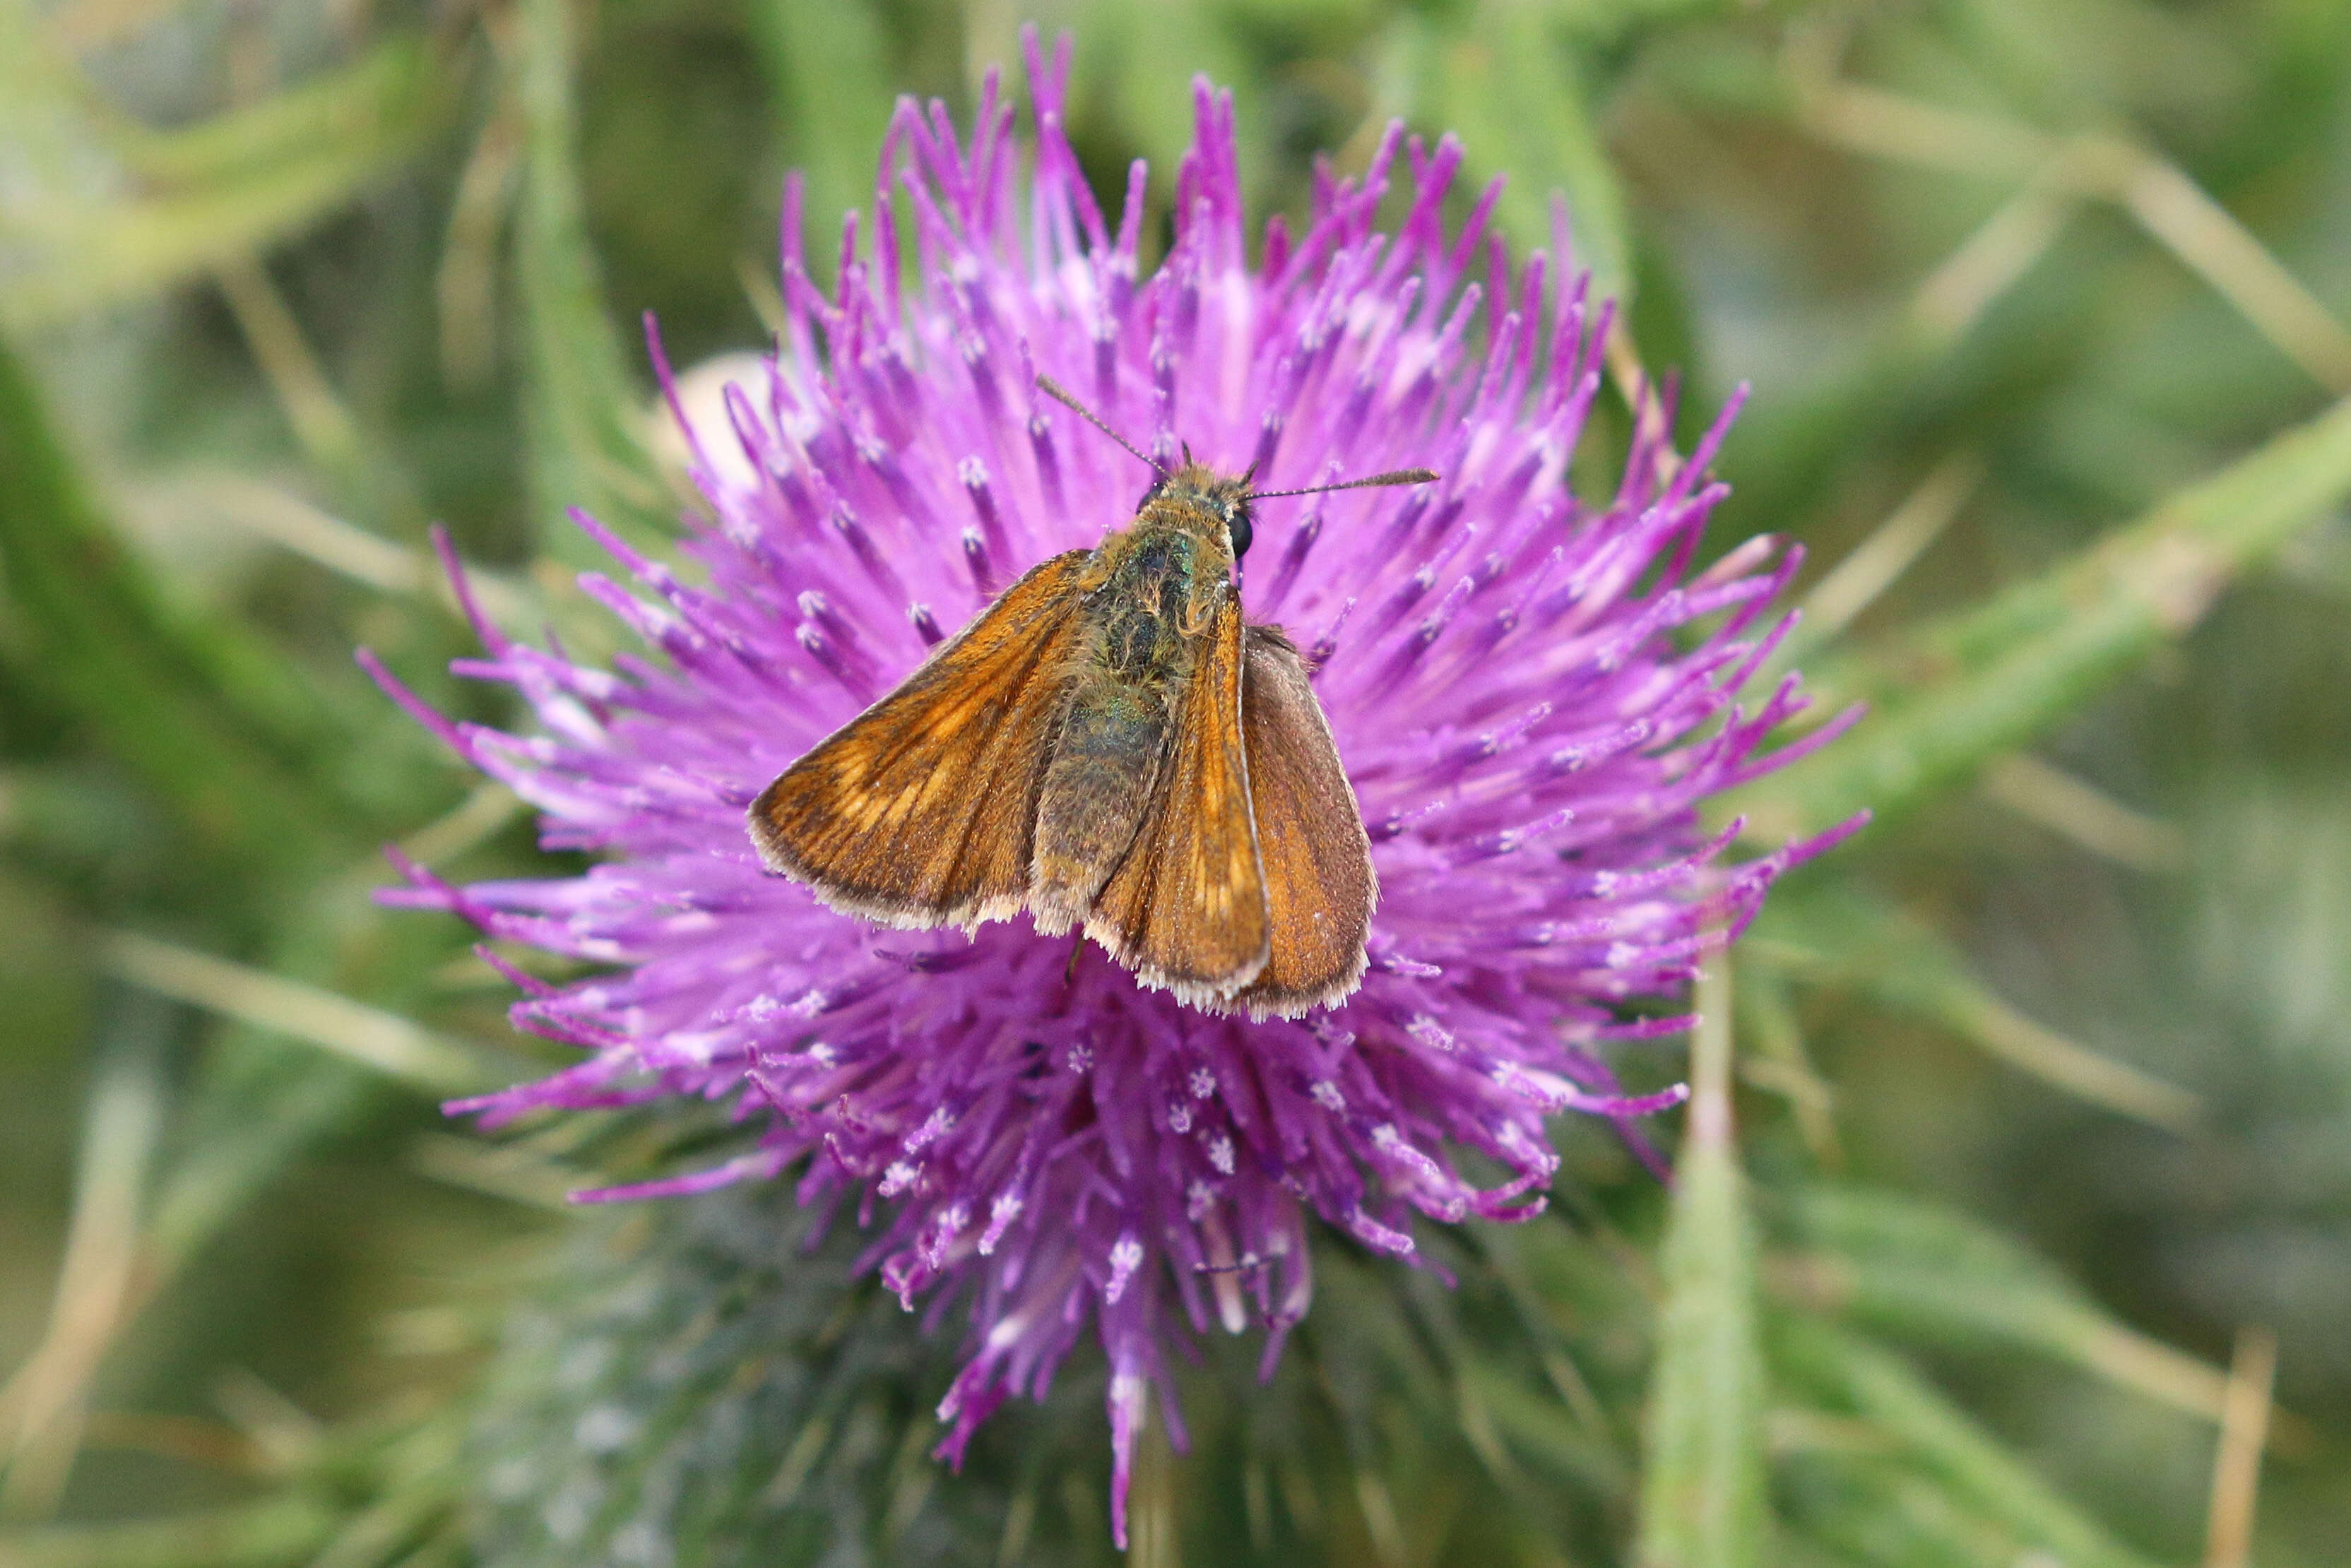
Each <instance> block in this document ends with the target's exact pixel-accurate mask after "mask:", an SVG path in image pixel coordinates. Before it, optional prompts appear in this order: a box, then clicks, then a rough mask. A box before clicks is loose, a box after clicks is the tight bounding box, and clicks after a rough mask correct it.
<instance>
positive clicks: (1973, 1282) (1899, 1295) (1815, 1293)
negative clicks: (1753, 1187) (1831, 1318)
mask: <svg viewBox="0 0 2351 1568" xmlns="http://www.w3.org/2000/svg"><path fill="white" fill-rule="evenodd" d="M1796 1219H1797V1225H1798V1228H1799V1231H1800V1233H1801V1234H1802V1236H1803V1238H1804V1239H1806V1240H1807V1241H1808V1242H1809V1243H1810V1244H1811V1245H1812V1246H1813V1247H1816V1248H1817V1249H1819V1251H1818V1252H1817V1253H1816V1254H1815V1255H1813V1257H1811V1258H1806V1259H1799V1260H1792V1266H1791V1269H1790V1271H1789V1272H1788V1274H1787V1276H1786V1277H1787V1278H1788V1280H1789V1281H1790V1282H1791V1283H1792V1285H1793V1286H1794V1287H1795V1289H1796V1290H1797V1291H1799V1293H1800V1294H1802V1295H1803V1296H1805V1297H1806V1298H1807V1299H1809V1300H1810V1301H1811V1302H1812V1304H1813V1305H1815V1306H1818V1307H1825V1308H1829V1309H1831V1310H1834V1311H1835V1312H1838V1313H1840V1314H1841V1315H1842V1316H1844V1317H1845V1318H1847V1319H1850V1320H1852V1321H1854V1322H1859V1323H1863V1324H1866V1325H1867V1326H1868V1327H1870V1328H1871V1329H1873V1330H1875V1331H1876V1332H1878V1333H1886V1334H1890V1335H1895V1336H1897V1337H1899V1338H1901V1339H1903V1340H1905V1341H1907V1342H1910V1343H1918V1344H1921V1345H1930V1346H1934V1347H1936V1348H1938V1349H1943V1350H1952V1351H1963V1352H1964V1351H1972V1352H1991V1353H1999V1354H2013V1353H2014V1352H2015V1351H2018V1350H2023V1351H2027V1352H2030V1353H2032V1354H2039V1355H2043V1356H2047V1357H2049V1358H2051V1359H2052V1360H2054V1361H2057V1362H2060V1363H2063V1364H2068V1365H2072V1366H2074V1367H2077V1368H2079V1369H2081V1370H2082V1371H2085V1372H2087V1373H2089V1374H2091V1375H2094V1376H2096V1377H2100V1378H2103V1379H2105V1381H2107V1382H2109V1383H2111V1384H2113V1385H2116V1387H2120V1388H2126V1389H2129V1390H2130V1391H2132V1392H2133V1393H2136V1394H2138V1395H2140V1396H2143V1397H2146V1398H2148V1399H2151V1400H2154V1401H2156V1402H2158V1403H2159V1404H2163V1405H2168V1406H2172V1407H2173V1408H2176V1409H2179V1410H2184V1411H2187V1412H2189V1413H2190V1414H2192V1415H2196V1416H2202V1417H2205V1418H2208V1419H2210V1418H2214V1417H2217V1416H2218V1415H2219V1413H2220V1403H2221V1399H2222V1396H2223V1394H2224V1391H2225V1389H2226V1386H2227V1383H2228V1379H2227V1377H2226V1376H2225V1375H2223V1374H2222V1373H2221V1372H2220V1370H2219V1369H2218V1368H2216V1367H2211V1366H2207V1365H2206V1364H2204V1363H2202V1362H2200V1361H2199V1360H2197V1359H2196V1358H2195V1357H2194V1356H2191V1355H2189V1354H2187V1353H2186V1352H2184V1351H2179V1350H2175V1349H2173V1348H2172V1347H2171V1346H2169V1345H2167V1344H2164V1343H2160V1342H2159V1341H2157V1340H2153V1339H2149V1338H2148V1337H2147V1335H2145V1334H2142V1333H2138V1332H2137V1330H2135V1329H2132V1328H2130V1327H2129V1326H2128V1325H2126V1324H2125V1323H2123V1322H2119V1321H2118V1320H2116V1318H2115V1317H2114V1316H2113V1315H2112V1314H2111V1313H2109V1312H2105V1310H2104V1309H2103V1308H2101V1307H2099V1306H2098V1305H2097V1303H2095V1301H2091V1300H2090V1299H2089V1298H2088V1297H2087V1296H2086V1295H2085V1294H2084V1293H2083V1292H2082V1291H2080V1290H2078V1289H2077V1288H2075V1287H2074V1285H2073V1284H2072V1283H2071V1282H2070V1281H2067V1280H2066V1279H2065V1278H2064V1276H2062V1275H2061V1274H2059V1273H2058V1272H2057V1271H2056V1270H2053V1269H2052V1268H2051V1267H2050V1266H2049V1265H2048V1264H2046V1263H2044V1262H2043V1261H2042V1260H2040V1259H2038V1258H2035V1257H2033V1256H2032V1254H2031V1253H2029V1252H2027V1251H2025V1250H2024V1249H2022V1248H2021V1247H2019V1246H2018V1245H2017V1244H2016V1243H2015V1242H2013V1241H2011V1240H2010V1239H2008V1238H2006V1237H2004V1236H2001V1234H1999V1233H1998V1232H1996V1231H1993V1230H1991V1229H1990V1228H1987V1227H1984V1226H1982V1225H1980V1224H1978V1223H1976V1222H1975V1221H1974V1220H1972V1219H1970V1218H1967V1217H1966V1216H1964V1215H1961V1214H1958V1213H1955V1212H1953V1211H1952V1210H1950V1209H1948V1208H1944V1207H1938V1206H1935V1205H1930V1204H1926V1203H1921V1202H1918V1201H1917V1200H1916V1199H1912V1198H1907V1197H1902V1196H1900V1195H1898V1194H1895V1193H1890V1192H1881V1191H1874V1190H1871V1189H1868V1188H1864V1187H1847V1186H1833V1187H1816V1188H1813V1189H1812V1190H1810V1191H1808V1192H1806V1193H1805V1194H1804V1195H1803V1196H1802V1199H1801V1200H1800V1202H1799V1203H1798V1205H1797V1207H1796Z"/></svg>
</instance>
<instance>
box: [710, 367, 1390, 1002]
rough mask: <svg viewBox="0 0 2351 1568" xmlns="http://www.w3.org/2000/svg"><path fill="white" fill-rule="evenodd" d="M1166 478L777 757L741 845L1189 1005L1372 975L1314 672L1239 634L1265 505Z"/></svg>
mask: <svg viewBox="0 0 2351 1568" xmlns="http://www.w3.org/2000/svg"><path fill="white" fill-rule="evenodd" d="M1038 384H1039V385H1040V387H1041V388H1042V389H1043V390H1044V391H1045V392H1047V393H1048V394H1050V396H1052V397H1054V398H1055V399H1057V400H1059V401H1060V402H1064V403H1067V404H1068V405H1069V406H1070V407H1071V408H1073V409H1075V410H1076V411H1077V412H1078V413H1080V414H1081V415H1083V416H1084V417H1085V418H1086V419H1088V420H1090V421H1092V423H1094V424H1096V425H1098V426H1100V427H1101V428H1102V430H1103V431H1104V432H1105V434H1109V435H1110V436H1111V438H1112V439H1113V440H1114V441H1117V442H1118V443H1119V444H1120V445H1122V446H1124V447H1126V449H1127V451H1129V452H1130V453H1134V455H1135V456H1137V457H1140V458H1142V459H1143V461H1144V462H1145V463H1150V462H1151V460H1150V459H1149V458H1148V457H1144V456H1143V454H1142V453H1140V452H1136V451H1135V449H1134V446H1132V445H1131V444H1128V443H1127V442H1126V441H1125V439H1124V438H1123V437H1121V436H1120V435H1119V434H1117V433H1116V432H1114V431H1112V430H1110V428H1109V427H1108V426H1107V425H1103V424H1102V421H1101V420H1099V419H1097V418H1095V417H1094V415H1093V414H1092V412H1091V411H1089V410H1087V409H1086V408H1085V407H1084V406H1083V405H1082V404H1081V403H1079V402H1077V400H1076V399H1074V398H1072V397H1071V395H1070V394H1069V393H1068V392H1064V391H1063V390H1062V389H1061V388H1060V387H1059V386H1056V385H1055V384H1054V383H1053V382H1050V381H1047V380H1045V379H1043V378H1041V377H1040V379H1039V382H1038ZM1152 466H1153V467H1154V468H1155V469H1156V470H1157V472H1158V475H1159V478H1158V481H1157V483H1155V484H1154V485H1153V486H1152V487H1151V490H1150V492H1149V494H1147V495H1145V496H1144V498H1143V503H1142V505H1141V507H1138V508H1137V510H1136V513H1135V518H1134V523H1133V525H1132V526H1130V527H1128V528H1121V529H1115V530H1113V531H1112V532H1111V533H1110V534H1108V535H1107V536H1105V537H1104V538H1103V539H1102V543H1101V544H1099V545H1097V546H1095V547H1094V548H1093V549H1080V550H1071V551H1069V552H1068V553H1066V554H1063V555H1058V556H1055V557H1053V558H1052V559H1050V560H1047V561H1044V562H1042V563H1041V564H1040V565H1038V566H1037V567H1035V568H1033V569H1031V570H1029V573H1028V574H1027V575H1026V576H1024V577H1022V578H1021V579H1020V580H1019V581H1018V582H1016V583H1014V584H1013V585H1012V586H1011V587H1010V588H1008V589H1007V590H1005V591H1004V592H1003V593H1001V594H1000V595H998V597H997V599H996V600H995V601H994V602H993V603H991V604H989V605H988V606H987V608H986V609H985V610H983V611H981V612H980V613H979V615H978V617H977V619H975V620H974V621H973V622H971V623H970V624H969V625H967V626H966V627H965V628H964V629H963V630H962V631H961V632H958V633H956V635H955V636H954V637H952V638H950V639H949V640H948V641H947V642H946V643H942V644H941V645H940V646H939V647H938V649H937V650H936V651H935V652H934V653H932V654H931V656H930V657H929V658H928V659H927V660H925V662H924V663H923V664H922V666H921V667H920V668H918V669H917V670H915V671H914V674H911V675H909V676H907V677H906V679H905V681H904V683H902V684H901V685H899V686H898V688H897V689H896V690H895V691H893V692H892V693H891V694H890V695H887V696H885V697H883V698H882V700H881V701H879V702H877V703H875V704H874V705H873V706H872V707H869V708H867V709H866V710H865V711H864V712H863V713H862V714H860V715H859V716H857V717H855V718H854V719H852V720H851V721H850V722H849V723H848V724H847V725H845V726H844V727H841V729H840V730H839V731H838V732H836V733H835V734H833V735H832V736H831V737H829V738H828V739H826V740H824V741H822V742H821V743H820V744H819V745H818V746H817V747H815V748H814V749H813V750H811V751H810V752H809V753H808V755H807V756H805V757H803V758H800V759H799V761H798V762H795V763H793V764H792V765H791V766H790V767H789V768H786V769H785V770H784V772H783V773H782V775H781V776H780V777H778V779H776V781H775V782H774V783H772V784H770V785H768V788H767V789H765V790H763V791H761V793H760V795H759V798H758V800H756V801H754V802H752V805H751V811H750V829H751V839H752V841H753V842H754V843H755V844H757V845H758V851H759V856H760V859H761V860H763V861H765V862H767V864H768V867H769V868H770V869H772V870H774V871H777V872H779V873H783V874H784V875H787V876H790V877H793V878H796V879H797V880H799V881H800V882H804V883H807V884H808V885H809V887H810V889H811V890H813V891H814V892H815V894H816V895H817V896H818V897H819V898H820V899H821V900H823V901H824V902H825V903H826V904H830V905H831V906H832V907H833V908H835V909H839V910H841V911H844V912H845V913H848V914H852V915H862V916H864V917H865V918H867V919H870V920H877V921H880V922H882V923H883V924H884V925H899V926H929V925H960V926H963V927H965V928H966V929H967V930H968V929H970V928H971V927H974V926H977V925H980V924H982V923H984V922H987V921H990V920H1003V919H1008V918H1009V917H1011V916H1012V915H1016V914H1018V913H1019V912H1020V911H1022V910H1024V909H1025V910H1027V911H1028V912H1029V915H1030V916H1031V918H1033V919H1034V920H1035V921H1036V924H1037V928H1038V930H1040V931H1041V932H1044V933H1046V934H1047V935H1049V936H1050V935H1054V934H1058V933H1061V932H1064V931H1068V930H1071V929H1072V928H1076V927H1082V929H1083V930H1084V932H1085V935H1086V936H1089V937H1092V939H1093V940H1094V941H1095V942H1097V943H1099V944H1101V946H1102V948H1103V949H1104V950H1105V951H1107V952H1108V953H1109V954H1110V955H1111V956H1112V957H1113V958H1115V959H1117V960H1118V961H1119V962H1120V963H1121V964H1123V965H1125V966H1126V967H1128V968H1130V969H1132V970H1134V973H1135V977H1137V978H1138V979H1140V980H1141V981H1142V982H1143V983H1144V985H1145V986H1150V987H1154V988H1163V989H1165V990H1169V991H1172V992H1174V993H1175V998H1176V999H1177V1000H1178V1001H1181V1002H1185V1003H1187V1004H1189V1005H1191V1006H1193V1007H1197V1008H1202V1009H1207V1010H1209V1011H1212V1012H1231V1011H1235V1010H1241V1009H1245V1010H1247V1011H1248V1012H1249V1014H1250V1015H1251V1016H1252V1017H1255V1018H1267V1017H1280V1018H1291V1017H1295V1016H1297V1015H1298V1014H1300V1013H1302V1012H1304V1011H1306V1010H1307V1009H1310V1008H1314V1007H1320V1006H1324V1005H1327V1004H1329V1003H1332V1002H1336V1001H1339V1000H1341V999H1342V998H1345V997H1346V996H1348V995H1350V994H1351V993H1352V992H1353V990H1354V989H1355V988H1356V986H1357V985H1358V984H1359V983H1361V981H1362V978H1363V974H1364V932H1365V930H1366V929H1367V928H1368V926H1369V924H1370V921H1371V914H1372V905H1373V903H1374V900H1375V899H1376V898H1377V897H1378V894H1379V887H1378V882H1377V879H1376V878H1375V876H1374V873H1373V871H1372V862H1371V843H1370V841H1369V840H1368V839H1367V838H1366V837H1365V836H1364V821H1363V816H1362V813H1361V811H1360V810H1359V809H1358V808H1357V806H1356V804H1355V797H1354V791H1353V789H1351V788H1350V787H1349V786H1348V783H1347V775H1346V771H1345V769H1344V768H1342V767H1341V766H1340V764H1339V753H1338V749H1337V747H1334V746H1333V745H1332V740H1331V727H1330V724H1329V723H1328V721H1326V720H1325V719H1324V717H1323V716H1322V706H1321V705H1320V704H1318V703H1317V702H1316V701H1315V699H1314V694H1313V691H1312V689H1311V687H1310V686H1309V685H1308V684H1307V669H1306V664H1305V661H1303V660H1302V659H1301V658H1300V657H1299V654H1298V650H1297V649H1295V648H1294V647H1292V646H1291V645H1290V642H1289V640H1288V639H1287V638H1285V637H1283V636H1282V634H1281V632H1280V631H1279V630H1277V629H1276V628H1274V627H1271V626H1249V625H1244V624H1243V623H1242V621H1241V607H1240V598H1239V595H1238V592H1237V591H1236V590H1235V588H1234V586H1233V582H1232V570H1233V563H1234V562H1235V561H1236V560H1237V559H1239V557H1240V556H1241V555H1242V554H1243V553H1244V552H1245V551H1247V550H1248V549H1249V537H1250V519H1249V503H1250V502H1252V501H1254V500H1258V499H1259V498H1261V497H1260V496H1259V495H1252V494H1251V493H1250V492H1249V478H1248V476H1246V475H1244V476H1239V477H1235V476H1229V475H1223V474H1218V473H1217V472H1215V471H1214V470H1213V469H1211V468H1209V467H1208V466H1207V465H1204V464H1199V463H1195V462H1192V461H1190V455H1189V454H1188V453H1186V461H1185V462H1184V464H1183V465H1181V466H1179V467H1177V468H1175V469H1174V470H1172V471H1170V470H1168V469H1165V468H1161V467H1159V465H1157V464H1152ZM1436 477H1437V476H1436V475H1434V474H1432V473H1430V472H1428V471H1427V470H1426V469H1420V468H1415V469H1405V470H1400V471H1398V472H1395V473H1390V474H1381V475H1376V476H1374V477H1372V478H1369V479H1357V480H1353V481H1352V482H1350V483H1349V484H1346V485H1331V486H1316V488H1317V489H1350V488H1354V487H1357V486H1367V485H1412V484H1424V483H1426V482H1428V481H1430V480H1433V479H1435V478H1436ZM1307 493H1309V492H1306V491H1298V490H1282V491H1270V492H1265V493H1264V494H1270V495H1303V494H1307Z"/></svg>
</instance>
